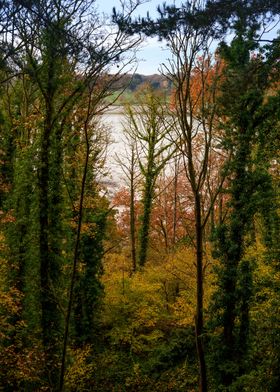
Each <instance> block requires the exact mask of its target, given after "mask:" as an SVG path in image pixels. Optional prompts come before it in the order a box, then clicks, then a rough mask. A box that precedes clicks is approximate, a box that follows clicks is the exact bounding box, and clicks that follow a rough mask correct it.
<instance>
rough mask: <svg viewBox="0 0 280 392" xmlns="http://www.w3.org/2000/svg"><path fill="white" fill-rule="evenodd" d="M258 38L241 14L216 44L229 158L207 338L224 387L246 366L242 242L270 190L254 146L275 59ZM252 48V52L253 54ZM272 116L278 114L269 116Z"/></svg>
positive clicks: (246, 276) (246, 266) (248, 286)
mask: <svg viewBox="0 0 280 392" xmlns="http://www.w3.org/2000/svg"><path fill="white" fill-rule="evenodd" d="M257 40H258V25H254V24H253V25H252V26H251V25H250V21H249V20H248V19H247V18H246V17H244V15H242V14H241V15H240V19H239V20H238V22H237V24H236V36H235V38H234V39H233V41H232V43H231V44H230V45H226V44H223V45H222V46H221V55H222V56H223V58H224V59H225V62H226V66H225V80H224V82H223V86H222V96H221V100H220V104H221V108H220V110H221V113H222V114H223V116H224V117H221V124H222V126H223V128H224V130H225V136H224V139H223V146H224V148H225V150H227V151H229V154H230V155H231V157H232V158H231V161H230V162H229V163H228V164H227V165H226V166H225V170H226V171H227V176H228V181H229V188H228V192H229V195H230V200H229V206H230V210H229V213H228V217H227V219H226V220H225V221H224V222H223V223H222V224H221V225H220V226H219V227H218V229H217V233H216V256H217V257H218V258H219V261H220V266H219V269H218V282H219V286H218V289H217V291H216V294H215V296H214V304H213V308H212V312H213V314H212V316H214V317H213V319H214V327H215V329H214V330H215V331H216V333H217V330H218V329H219V328H221V329H222V332H221V333H217V335H216V337H214V336H213V343H212V344H214V345H215V351H216V352H215V354H214V357H215V361H214V364H213V374H215V376H216V383H217V384H216V385H223V386H224V387H226V388H229V387H230V386H231V385H232V384H234V382H236V380H238V378H239V377H240V376H242V375H243V374H244V373H246V371H247V370H248V369H247V367H248V361H247V359H248V347H249V337H250V335H249V332H250V312H249V311H250V305H251V300H252V293H253V278H252V268H253V265H252V261H251V260H250V259H249V260H248V259H246V248H247V247H248V243H249V244H250V243H252V242H254V237H253V238H252V237H251V240H250V236H249V234H250V233H252V230H253V222H254V217H255V216H256V214H257V213H258V212H260V211H261V210H262V208H263V206H264V205H267V202H268V199H267V197H268V195H269V194H270V195H271V196H272V194H271V179H270V174H269V173H268V171H267V168H268V166H266V165H265V164H264V160H263V159H262V160H260V159H259V158H260V156H258V155H259V154H258V153H257V151H258V152H259V153H260V151H261V150H262V147H260V142H261V140H262V137H263V136H261V135H264V133H267V127H266V122H267V121H268V118H269V117H270V115H271V112H270V110H271V107H272V106H274V105H276V106H277V105H278V103H277V102H278V97H277V96H275V97H270V98H268V101H267V102H266V98H267V94H269V93H268V91H269V88H270V87H269V86H270V83H271V82H273V79H274V77H273V74H274V73H275V71H276V70H277V64H276V63H274V61H275V57H274V54H273V52H274V51H272V50H271V48H270V51H269V53H268V54H266V55H264V52H263V50H262V49H261V48H260V47H259V45H258V44H256V42H257ZM274 44H275V43H274ZM276 45H277V44H276ZM273 46H274V45H272V47H273ZM253 50H255V55H253V56H252V55H251V53H252V51H253ZM273 63H274V65H273ZM268 64H269V66H268ZM276 72H277V71H276ZM271 105H272V106H271ZM276 106H275V108H276ZM272 121H278V120H277V119H276V117H274V116H273V120H272ZM268 135H269V133H268ZM261 155H262V154H261ZM263 158H264V156H263ZM271 196H270V197H271ZM216 355H217V356H218V357H219V358H218V359H217V358H216ZM214 369H215V370H214Z"/></svg>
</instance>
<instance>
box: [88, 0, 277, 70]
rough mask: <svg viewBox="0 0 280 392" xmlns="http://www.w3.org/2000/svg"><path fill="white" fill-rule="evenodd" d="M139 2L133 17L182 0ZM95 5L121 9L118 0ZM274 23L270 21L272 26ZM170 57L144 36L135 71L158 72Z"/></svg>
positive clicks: (100, 8) (160, 44) (107, 11)
mask: <svg viewBox="0 0 280 392" xmlns="http://www.w3.org/2000/svg"><path fill="white" fill-rule="evenodd" d="M142 1H143V4H141V5H140V6H139V7H138V8H137V9H136V11H135V17H137V16H139V15H140V16H146V14H147V11H149V14H150V16H151V17H157V16H158V13H157V6H158V5H162V4H163V2H164V1H165V2H166V3H167V4H168V5H169V4H175V5H177V6H180V5H181V3H182V2H183V1H182V0H142ZM95 4H96V6H97V8H98V11H99V13H100V14H102V13H105V14H107V15H111V14H112V9H113V7H115V8H116V9H117V10H118V9H121V7H120V0H96V3H95ZM279 20H280V17H279V18H278V23H279V24H278V26H275V27H273V28H272V31H270V32H268V33H267V34H265V36H264V37H263V38H267V39H272V38H273V37H275V35H276V31H277V30H278V29H279V26H280V22H279ZM273 25H274V23H272V26H273ZM168 58H170V52H169V51H168V49H167V48H166V47H165V45H164V42H159V41H158V39H157V38H156V37H155V38H146V39H145V42H144V43H143V44H142V48H141V49H140V50H138V54H137V59H138V67H137V71H136V72H137V73H140V74H143V75H152V74H155V73H160V65H161V64H162V63H165V62H166V61H167V59H168Z"/></svg>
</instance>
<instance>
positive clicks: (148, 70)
mask: <svg viewBox="0 0 280 392" xmlns="http://www.w3.org/2000/svg"><path fill="white" fill-rule="evenodd" d="M162 3H163V0H149V1H146V2H145V3H144V4H141V5H140V6H139V7H138V8H137V10H136V11H135V16H136V17H137V16H138V15H141V16H145V15H146V14H147V11H149V14H150V16H151V17H156V16H157V15H158V14H157V11H156V9H157V6H158V5H159V4H162ZM166 3H167V4H174V3H175V4H179V1H177V0H169V1H168V0H167V1H166ZM96 5H97V7H98V10H99V12H100V13H103V12H104V13H106V14H109V15H111V13H112V8H113V7H116V9H118V8H119V9H120V1H119V0H96ZM168 57H169V51H168V50H167V48H166V47H164V43H163V42H159V41H158V39H157V38H146V39H145V42H144V43H143V44H142V48H141V49H140V50H139V51H138V54H137V59H138V67H137V71H136V72H137V73H140V74H143V75H152V74H155V73H160V72H159V68H160V64H162V63H163V62H165V61H166V60H167V58H168Z"/></svg>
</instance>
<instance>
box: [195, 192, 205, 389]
mask: <svg viewBox="0 0 280 392" xmlns="http://www.w3.org/2000/svg"><path fill="white" fill-rule="evenodd" d="M201 214H202V211H201V200H200V195H199V193H198V192H196V194H195V228H196V287H197V290H196V316H195V334H196V349H197V355H198V362H199V376H200V377H199V391H200V392H207V373H206V363H205V355H204V347H203V328H204V320H203V227H202V221H201Z"/></svg>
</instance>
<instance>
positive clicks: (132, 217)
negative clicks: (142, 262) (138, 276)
mask: <svg viewBox="0 0 280 392" xmlns="http://www.w3.org/2000/svg"><path fill="white" fill-rule="evenodd" d="M133 174H134V173H133V172H131V178H130V211H129V213H130V246H131V259H132V273H134V272H135V271H136V238H135V205H134V203H135V194H134V192H135V190H134V186H135V185H134V175H133Z"/></svg>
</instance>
